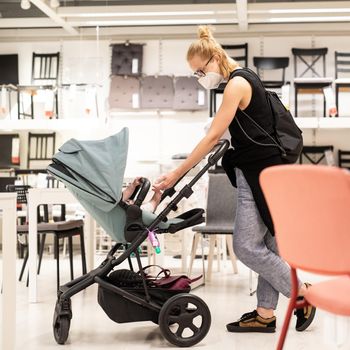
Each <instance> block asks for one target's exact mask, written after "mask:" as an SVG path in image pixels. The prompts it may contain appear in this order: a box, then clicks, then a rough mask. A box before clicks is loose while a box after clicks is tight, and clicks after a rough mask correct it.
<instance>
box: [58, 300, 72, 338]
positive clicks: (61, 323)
mask: <svg viewBox="0 0 350 350" xmlns="http://www.w3.org/2000/svg"><path fill="white" fill-rule="evenodd" d="M71 318H72V307H71V301H70V299H68V300H63V301H60V300H57V302H56V306H55V312H54V315H53V335H54V337H55V340H56V342H57V343H58V344H64V343H65V342H66V340H67V339H68V334H69V328H70V320H71Z"/></svg>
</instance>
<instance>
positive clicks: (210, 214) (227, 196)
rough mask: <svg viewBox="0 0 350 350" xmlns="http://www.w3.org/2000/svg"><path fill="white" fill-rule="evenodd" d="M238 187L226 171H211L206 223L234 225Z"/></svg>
mask: <svg viewBox="0 0 350 350" xmlns="http://www.w3.org/2000/svg"><path fill="white" fill-rule="evenodd" d="M236 198H237V194H236V189H235V188H234V187H233V186H232V185H231V182H230V180H229V178H228V177H227V175H226V174H225V173H209V183H208V197H207V210H206V224H207V225H209V224H210V225H218V226H232V229H233V222H234V218H235V215H236V207H237V203H236Z"/></svg>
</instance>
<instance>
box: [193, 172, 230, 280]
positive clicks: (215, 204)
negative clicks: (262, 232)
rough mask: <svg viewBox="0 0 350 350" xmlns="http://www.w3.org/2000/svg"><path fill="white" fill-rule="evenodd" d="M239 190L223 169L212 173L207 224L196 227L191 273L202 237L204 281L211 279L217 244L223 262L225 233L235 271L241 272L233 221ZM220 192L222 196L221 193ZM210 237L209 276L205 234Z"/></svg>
mask: <svg viewBox="0 0 350 350" xmlns="http://www.w3.org/2000/svg"><path fill="white" fill-rule="evenodd" d="M236 192H237V190H236V189H235V188H234V187H233V186H232V185H231V182H230V180H229V179H228V177H227V175H226V174H225V173H223V172H210V173H209V183H208V196H207V208H206V221H205V225H200V226H195V227H192V231H194V232H196V233H195V235H194V238H193V244H192V249H191V261H190V266H189V275H191V272H192V266H193V261H194V258H195V256H196V251H197V248H198V243H199V240H200V239H201V242H202V263H203V276H204V282H205V281H206V280H207V281H210V280H211V275H212V269H213V258H214V250H215V246H216V250H217V259H218V263H219V261H220V254H221V249H220V239H221V235H225V241H226V243H227V249H228V252H229V256H230V259H231V263H232V267H233V271H234V273H237V263H236V256H235V254H234V252H233V238H232V237H233V223H234V218H235V213H236V196H237V194H236ZM219 193H220V195H218V194H219ZM204 235H205V236H208V237H209V253H208V271H207V277H205V269H204V253H203V236H204Z"/></svg>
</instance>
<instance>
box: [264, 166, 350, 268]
mask: <svg viewBox="0 0 350 350" xmlns="http://www.w3.org/2000/svg"><path fill="white" fill-rule="evenodd" d="M260 183H261V186H262V190H263V192H264V195H265V198H266V201H267V204H268V207H269V209H270V212H271V216H272V220H273V223H274V227H275V232H276V240H277V244H278V248H279V252H280V254H281V256H282V258H283V259H285V260H286V262H287V263H288V264H290V265H291V266H292V267H294V268H301V269H303V270H307V271H310V272H314V273H321V274H349V273H350V254H349V246H350V234H349V228H350V215H349V208H350V175H349V174H348V173H347V172H346V171H344V170H342V169H339V168H337V167H327V166H315V165H281V166H274V167H270V168H267V169H265V170H263V171H262V173H261V175H260Z"/></svg>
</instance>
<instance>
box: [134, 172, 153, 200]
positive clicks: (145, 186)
mask: <svg viewBox="0 0 350 350" xmlns="http://www.w3.org/2000/svg"><path fill="white" fill-rule="evenodd" d="M140 182H141V185H139V186H137V187H136V189H135V191H134V193H133V194H132V195H131V197H130V198H131V199H134V198H135V197H136V199H135V201H134V204H135V205H137V206H141V204H142V203H143V201H144V200H145V198H146V195H147V193H148V191H149V189H150V187H151V183H150V181H149V180H148V179H146V178H145V177H141V179H140Z"/></svg>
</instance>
